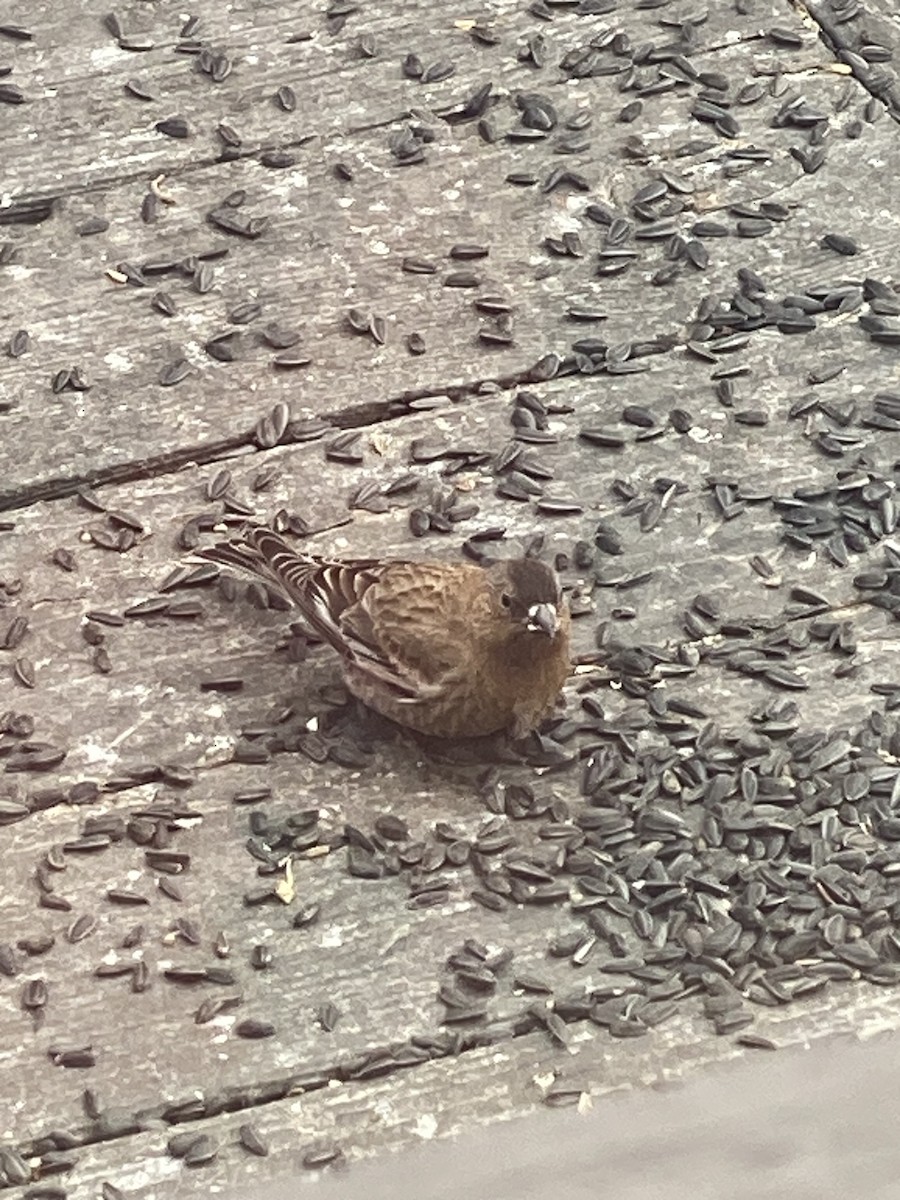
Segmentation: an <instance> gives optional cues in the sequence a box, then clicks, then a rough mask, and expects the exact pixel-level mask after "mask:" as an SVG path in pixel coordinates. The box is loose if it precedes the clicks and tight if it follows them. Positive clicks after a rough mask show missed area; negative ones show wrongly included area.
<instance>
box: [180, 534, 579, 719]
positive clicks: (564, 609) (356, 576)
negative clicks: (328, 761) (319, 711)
mask: <svg viewBox="0 0 900 1200" xmlns="http://www.w3.org/2000/svg"><path fill="white" fill-rule="evenodd" d="M197 553H198V554H199V555H200V556H201V557H202V558H205V559H208V560H210V561H211V562H215V563H220V564H224V565H226V566H230V567H237V568H239V569H241V570H243V571H246V572H249V573H250V574H253V575H256V576H257V577H258V578H260V579H262V580H264V581H265V582H266V583H267V584H269V585H271V586H274V587H275V588H276V589H277V590H278V591H280V592H281V593H282V594H283V595H285V596H286V597H287V598H288V599H289V600H290V601H291V602H292V603H293V604H294V605H295V606H296V607H297V609H299V611H300V613H301V614H302V616H303V617H304V619H305V620H306V621H307V623H308V624H309V626H310V627H311V628H312V630H314V631H315V633H316V634H317V635H318V636H319V637H321V638H322V639H323V640H324V641H325V642H327V643H328V644H329V645H330V646H332V647H333V648H334V649H335V650H336V651H337V652H338V654H339V655H340V657H341V663H342V666H343V674H344V680H345V682H346V684H347V687H348V688H349V690H350V691H351V692H352V693H353V695H354V696H356V697H358V698H359V699H360V700H362V701H363V702H364V703H365V704H367V705H369V707H370V708H373V709H375V710H376V711H377V712H380V713H381V714H382V715H384V716H386V717H389V718H390V719H391V720H392V721H396V722H397V723H398V724H399V725H405V726H406V727H408V728H410V729H414V730H417V731H418V732H420V733H424V734H429V735H432V736H438V737H446V738H455V737H478V736H481V735H484V734H491V733H497V732H500V731H505V732H507V733H509V734H510V735H511V736H512V737H514V738H519V737H523V736H524V735H525V734H527V733H529V732H530V731H531V730H532V729H534V728H535V726H537V725H538V724H539V723H540V721H541V720H542V718H543V717H545V716H547V715H548V714H549V713H550V712H551V711H552V709H553V707H554V704H555V701H556V699H557V696H558V695H559V691H560V688H561V687H562V685H563V683H564V682H565V680H566V677H567V676H568V674H569V668H570V659H569V626H570V616H569V610H568V606H567V604H566V602H565V599H564V598H563V594H562V589H561V587H560V582H559V578H558V576H557V575H556V572H555V571H554V570H553V569H552V568H551V567H548V566H547V565H546V564H544V563H541V562H538V561H537V560H535V559H530V558H514V559H504V560H501V561H499V562H496V563H494V564H492V565H491V566H489V567H480V566H476V565H474V564H471V563H446V562H433V561H422V562H416V561H407V560H403V559H377V558H370V559H363V558H360V559H346V560H341V559H337V558H335V559H331V558H319V557H315V556H312V555H306V554H298V553H297V552H296V551H294V550H292V549H291V547H290V546H289V545H288V544H287V543H286V542H285V541H284V540H283V539H282V538H281V537H279V535H278V534H277V533H274V532H273V531H272V530H270V529H267V528H255V529H251V530H249V531H247V532H246V533H245V534H244V535H243V536H242V537H241V538H238V539H235V540H233V541H228V542H220V543H218V544H216V545H215V546H212V547H211V548H209V549H207V550H199V551H197Z"/></svg>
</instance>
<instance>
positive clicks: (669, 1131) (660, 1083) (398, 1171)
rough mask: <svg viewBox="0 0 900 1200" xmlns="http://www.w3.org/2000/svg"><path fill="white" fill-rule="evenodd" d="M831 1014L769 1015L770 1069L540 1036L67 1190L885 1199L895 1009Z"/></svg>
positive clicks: (869, 997) (156, 1133) (740, 1056)
mask: <svg viewBox="0 0 900 1200" xmlns="http://www.w3.org/2000/svg"><path fill="white" fill-rule="evenodd" d="M834 1001H835V1002H834V1004H833V1005H832V1006H829V1008H827V1009H825V1008H822V1007H820V1006H818V1005H815V1004H809V1003H804V1004H799V1005H797V1006H795V1007H792V1008H791V1009H790V1010H788V1011H774V1012H772V1013H767V1014H766V1015H765V1017H764V1019H763V1022H762V1024H761V1026H760V1029H761V1031H762V1030H764V1032H765V1035H766V1036H768V1037H770V1038H771V1039H772V1040H773V1041H774V1042H775V1043H776V1044H777V1045H778V1046H779V1047H782V1048H783V1050H782V1052H781V1053H779V1054H776V1055H772V1054H770V1053H767V1052H764V1051H749V1050H744V1049H741V1048H739V1047H738V1046H737V1045H736V1044H735V1043H734V1042H733V1041H731V1040H729V1039H724V1038H720V1039H717V1040H715V1041H709V1040H707V1039H703V1038H697V1037H696V1033H697V1030H696V1029H695V1028H694V1027H693V1026H692V1024H691V1023H690V1022H680V1023H679V1025H680V1028H678V1029H677V1031H676V1030H674V1029H673V1030H672V1031H671V1032H670V1033H668V1034H665V1033H663V1031H662V1030H659V1031H657V1036H656V1037H654V1038H653V1039H652V1041H651V1040H649V1039H643V1040H641V1041H638V1042H634V1041H631V1042H629V1041H626V1042H616V1043H613V1042H612V1041H610V1040H608V1039H607V1038H606V1037H605V1035H604V1034H603V1033H602V1032H598V1031H596V1030H592V1029H591V1028H590V1027H587V1028H584V1029H581V1030H579V1033H578V1036H577V1039H576V1041H575V1043H574V1044H573V1046H572V1048H571V1051H570V1052H568V1053H567V1052H565V1051H561V1050H559V1049H558V1048H554V1047H552V1046H551V1045H549V1044H548V1042H547V1040H546V1039H544V1038H542V1037H539V1036H537V1035H533V1034H532V1035H528V1036H526V1037H522V1038H516V1039H514V1040H513V1041H511V1042H505V1043H503V1044H501V1045H498V1046H491V1047H486V1048H482V1049H476V1050H472V1051H470V1052H467V1053H466V1054H463V1055H461V1056H460V1057H459V1058H456V1059H453V1060H442V1061H439V1062H435V1063H430V1064H425V1065H423V1066H421V1067H418V1068H416V1069H415V1070H413V1071H407V1072H402V1073H401V1074H399V1075H394V1076H391V1077H389V1078H386V1079H380V1080H374V1081H370V1082H366V1083H361V1084H348V1085H343V1086H338V1087H333V1088H330V1089H328V1090H326V1091H318V1092H311V1093H308V1094H306V1095H302V1096H297V1097H294V1098H291V1099H287V1100H283V1101H278V1102H275V1103H272V1104H267V1105H264V1106H261V1107H259V1108H257V1109H254V1110H250V1111H247V1112H244V1113H235V1114H230V1115H223V1116H220V1117H216V1118H214V1119H208V1120H201V1121H196V1122H190V1123H189V1124H182V1125H179V1126H175V1127H170V1128H165V1127H155V1128H153V1129H151V1130H149V1131H148V1132H146V1133H142V1134H137V1135H133V1136H129V1137H125V1138H121V1139H119V1140H117V1141H114V1142H108V1143H102V1144H98V1145H93V1146H87V1147H84V1148H81V1149H79V1150H78V1152H77V1154H78V1165H77V1167H76V1168H75V1170H74V1171H73V1172H71V1173H70V1174H69V1175H67V1176H63V1177H62V1179H63V1181H64V1183H65V1185H66V1187H67V1189H68V1191H69V1195H70V1196H71V1197H72V1200H87V1198H88V1197H91V1196H94V1195H96V1194H97V1189H98V1187H99V1184H100V1182H101V1181H102V1180H104V1179H105V1180H108V1181H109V1182H111V1183H114V1184H115V1185H116V1186H118V1187H120V1188H122V1190H123V1191H124V1192H125V1193H126V1195H129V1196H135V1197H138V1198H140V1200H149V1197H150V1196H154V1195H160V1194H164V1195H166V1196H167V1197H180V1196H189V1195H195V1194H196V1189H197V1187H198V1185H200V1186H203V1187H205V1188H208V1189H209V1190H211V1191H213V1190H214V1191H216V1192H217V1193H219V1194H222V1195H223V1196H225V1197H232V1196H234V1197H235V1198H236V1197H238V1196H254V1195H256V1194H257V1189H259V1191H260V1194H262V1190H263V1189H265V1194H266V1195H274V1196H276V1197H281V1196H288V1195H296V1194H297V1190H298V1189H299V1188H302V1187H303V1186H304V1185H312V1184H315V1186H316V1192H317V1194H320V1193H321V1194H322V1195H323V1196H324V1197H326V1198H327V1200H331V1197H332V1196H334V1197H336V1196H338V1195H340V1196H348V1195H349V1196H356V1195H360V1196H362V1195H370V1196H373V1197H376V1198H377V1200H382V1197H387V1196H392V1195H396V1196H398V1197H402V1200H411V1198H412V1197H414V1196H420V1195H421V1194H422V1187H423V1180H426V1181H427V1187H428V1191H429V1194H433V1195H434V1196H435V1197H440V1198H441V1200H443V1198H444V1197H445V1196H451V1195H458V1194H459V1189H460V1188H464V1189H465V1190H466V1191H467V1192H468V1194H472V1195H475V1196H479V1197H480V1196H487V1195H496V1196H500V1197H502V1198H503V1200H513V1198H514V1197H518V1196H528V1197H529V1200H531V1197H534V1198H535V1200H537V1198H538V1197H543V1196H546V1195H547V1194H548V1193H549V1192H551V1191H552V1193H553V1194H554V1195H559V1196H560V1197H561V1198H562V1200H587V1197H589V1196H593V1195H596V1189H597V1186H598V1180H602V1181H603V1186H607V1185H608V1186H609V1187H613V1186H615V1189H616V1195H621V1196H623V1197H626V1198H627V1200H650V1198H651V1197H652V1200H657V1198H659V1200H663V1198H665V1200H688V1198H690V1200H695V1198H699V1200H713V1197H717V1196H719V1195H721V1189H722V1188H723V1187H725V1186H726V1185H725V1183H724V1179H725V1178H727V1179H728V1184H727V1187H728V1189H729V1192H730V1194H734V1195H735V1196H737V1197H739V1198H740V1200H750V1198H751V1197H753V1198H754V1200H756V1198H757V1197H762V1198H764V1200H776V1197H779V1196H783V1195H784V1194H785V1189H786V1188H787V1187H788V1186H790V1188H791V1191H792V1194H795V1195H796V1196H797V1197H798V1200H813V1198H814V1197H816V1196H818V1195H819V1194H821V1191H820V1189H821V1188H822V1187H823V1186H834V1187H838V1186H844V1185H845V1186H846V1187H848V1188H850V1187H851V1186H852V1184H851V1179H852V1180H855V1184H856V1185H859V1184H860V1180H864V1181H865V1182H864V1185H862V1186H865V1188H866V1194H867V1195H870V1196H872V1197H873V1198H877V1200H890V1198H891V1197H892V1196H893V1194H894V1192H893V1190H891V1189H893V1188H894V1175H893V1171H894V1162H895V1160H894V1159H893V1157H892V1155H891V1152H890V1150H889V1146H892V1145H893V1141H892V1138H891V1134H890V1130H891V1128H892V1121H893V1109H894V1101H893V1088H892V1084H891V1078H892V1073H893V1072H894V1071H895V1058H896V1055H895V1053H894V1052H893V1050H892V1048H891V1046H892V1043H891V1040H890V1037H889V1030H891V1029H893V1028H894V1027H895V1025H896V1004H895V999H894V998H893V997H892V996H891V994H890V993H886V992H875V993H872V992H871V991H869V992H867V993H865V994H860V995H856V996H854V995H853V994H852V992H851V991H849V990H848V989H842V990H841V991H840V992H839V993H836V994H835V997H834ZM834 1035H838V1036H837V1037H836V1036H834ZM886 1035H887V1040H886ZM856 1039H860V1040H862V1041H863V1042H868V1044H867V1045H866V1044H863V1045H858V1044H854V1043H855V1041H856ZM698 1068H699V1070H698ZM554 1083H557V1086H558V1085H563V1086H566V1087H569V1086H571V1087H572V1089H573V1090H578V1089H583V1092H584V1093H585V1094H586V1098H585V1100H583V1101H582V1107H581V1111H575V1110H573V1109H571V1108H570V1109H566V1110H563V1111H557V1112H552V1113H551V1112H544V1111H541V1101H542V1097H543V1096H544V1095H545V1094H546V1092H547V1091H548V1090H552V1088H553V1085H554ZM587 1097H590V1099H589V1100H588V1099H587ZM101 1100H102V1097H101ZM245 1121H249V1122H251V1123H252V1124H253V1125H254V1126H256V1128H257V1129H258V1130H259V1132H260V1133H261V1134H262V1135H263V1136H264V1137H265V1139H266V1141H267V1142H268V1143H269V1145H270V1157H269V1158H266V1159H259V1158H251V1157H250V1156H249V1155H248V1154H247V1153H246V1152H245V1151H243V1150H242V1149H241V1148H240V1147H239V1146H237V1145H236V1142H237V1137H238V1130H239V1127H240V1125H241V1124H243V1123H244V1122H245ZM648 1127H649V1129H651V1130H652V1136H649V1135H648ZM186 1130H187V1131H196V1132H197V1133H198V1134H200V1133H206V1134H208V1135H209V1136H210V1137H211V1138H212V1139H213V1140H214V1141H215V1142H216V1143H217V1144H218V1146H219V1147H220V1149H219V1156H218V1159H217V1160H216V1162H215V1163H213V1164H211V1165H209V1166H207V1167H204V1168H200V1169H198V1170H197V1171H190V1170H187V1169H185V1168H184V1167H183V1166H182V1165H181V1164H180V1163H178V1162H177V1161H176V1160H174V1159H172V1158H170V1157H169V1156H168V1155H167V1153H166V1151H165V1143H166V1141H167V1139H168V1137H169V1136H171V1134H172V1133H181V1132H184V1131H186ZM325 1143H337V1144H338V1145H339V1146H340V1147H341V1148H342V1150H343V1153H344V1155H345V1160H346V1161H347V1162H348V1164H349V1169H348V1170H347V1171H337V1172H334V1169H333V1168H332V1170H331V1171H328V1172H325V1173H323V1174H321V1175H320V1174H318V1173H317V1172H313V1171H309V1170H304V1169H303V1168H302V1165H301V1163H302V1159H303V1156H304V1154H305V1153H306V1152H307V1151H308V1150H310V1149H312V1148H314V1147H321V1146H322V1145H324V1144H325ZM648 1143H649V1144H648ZM391 1151H395V1152H396V1151H400V1152H402V1153H400V1154H399V1155H397V1156H393V1155H391V1153H390V1152H391ZM370 1159H371V1160H374V1161H371V1162H369V1161H367V1160H370ZM651 1189H652V1190H651ZM11 1195H14V1196H15V1197H16V1200H19V1197H18V1193H17V1192H12V1193H11Z"/></svg>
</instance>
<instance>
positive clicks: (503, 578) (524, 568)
mask: <svg viewBox="0 0 900 1200" xmlns="http://www.w3.org/2000/svg"><path fill="white" fill-rule="evenodd" d="M488 575H489V578H490V580H491V585H492V588H493V593H494V595H493V601H494V606H495V610H496V612H497V613H498V615H500V616H501V617H503V618H505V619H506V620H508V621H509V622H511V623H512V624H513V625H514V626H515V627H516V628H517V630H521V631H523V632H527V633H532V634H534V635H535V636H539V635H543V636H545V637H549V638H553V637H555V636H556V634H557V633H558V632H559V628H560V615H561V612H562V604H563V599H562V588H561V587H560V583H559V578H558V577H557V574H556V572H555V571H554V570H553V568H552V567H548V566H547V565H546V563H542V562H538V560H537V559H534V558H510V559H504V560H503V561H502V562H498V563H495V564H494V565H493V566H492V567H490V568H489V570H488Z"/></svg>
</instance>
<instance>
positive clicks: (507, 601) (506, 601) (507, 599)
mask: <svg viewBox="0 0 900 1200" xmlns="http://www.w3.org/2000/svg"><path fill="white" fill-rule="evenodd" d="M500 603H501V604H502V605H503V607H504V608H509V606H510V605H511V604H512V596H510V594H509V592H504V593H503V595H502V596H501V597H500Z"/></svg>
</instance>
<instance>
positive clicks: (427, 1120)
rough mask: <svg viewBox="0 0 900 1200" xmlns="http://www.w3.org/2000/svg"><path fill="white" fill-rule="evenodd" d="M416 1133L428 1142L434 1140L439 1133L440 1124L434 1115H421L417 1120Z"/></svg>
mask: <svg viewBox="0 0 900 1200" xmlns="http://www.w3.org/2000/svg"><path fill="white" fill-rule="evenodd" d="M415 1128H416V1133H417V1134H418V1135H419V1137H420V1138H424V1139H425V1140H426V1141H427V1140H429V1139H430V1138H433V1137H434V1136H435V1134H436V1133H437V1131H438V1123H437V1120H436V1118H435V1116H434V1114H433V1113H419V1115H418V1117H417V1118H416V1126H415Z"/></svg>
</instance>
